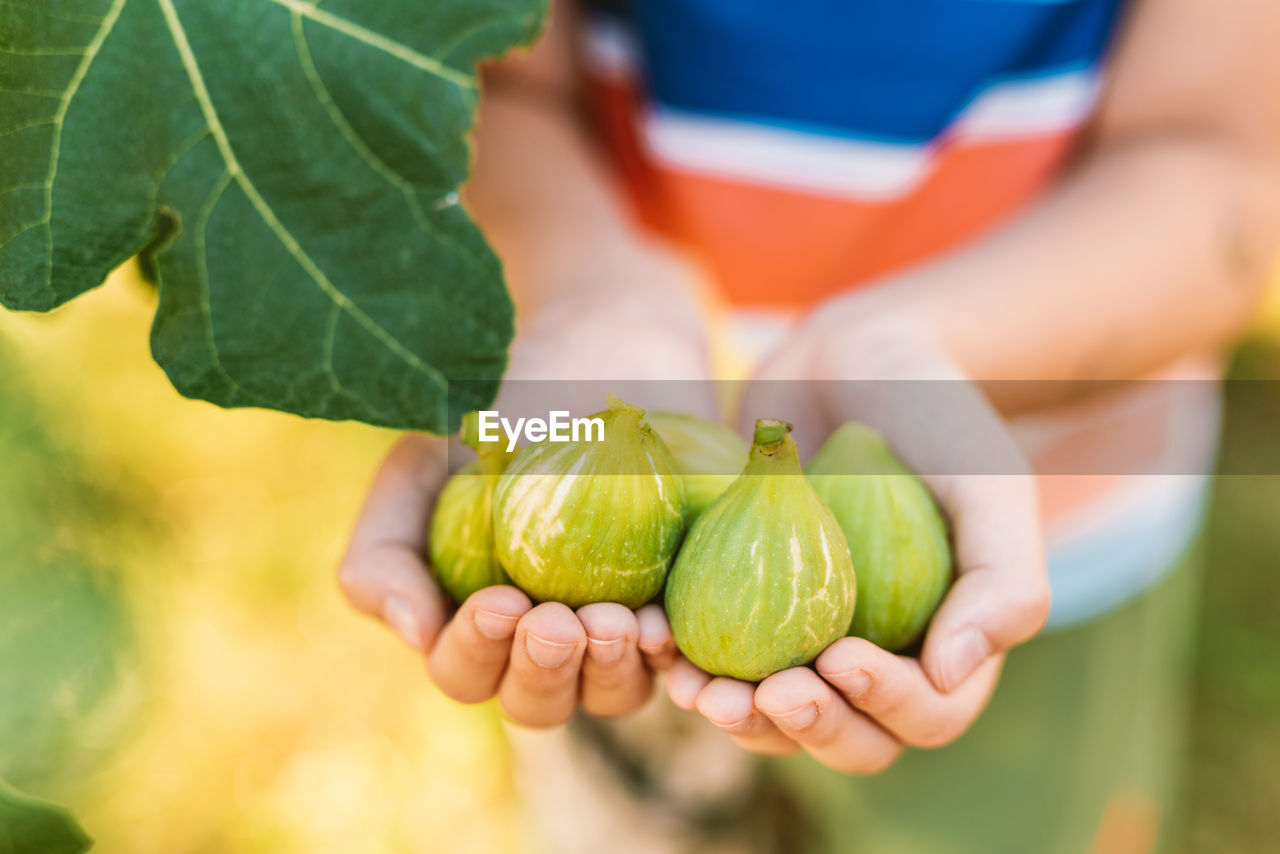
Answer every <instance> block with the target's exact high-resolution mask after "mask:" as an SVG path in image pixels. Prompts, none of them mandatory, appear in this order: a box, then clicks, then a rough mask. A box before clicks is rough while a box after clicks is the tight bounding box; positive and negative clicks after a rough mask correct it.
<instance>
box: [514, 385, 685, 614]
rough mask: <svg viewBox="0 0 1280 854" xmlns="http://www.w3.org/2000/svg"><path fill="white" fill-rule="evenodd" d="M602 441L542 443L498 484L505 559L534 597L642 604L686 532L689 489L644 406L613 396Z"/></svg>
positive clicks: (521, 457)
mask: <svg viewBox="0 0 1280 854" xmlns="http://www.w3.org/2000/svg"><path fill="white" fill-rule="evenodd" d="M608 405H609V408H608V409H606V410H604V411H603V412H599V413H596V414H595V415H593V416H591V417H592V418H599V419H601V420H602V421H603V422H604V437H603V439H602V440H599V441H578V442H556V443H552V442H549V441H544V442H540V443H538V444H536V445H531V446H529V447H528V448H526V449H525V450H523V451H521V452H520V453H519V454H518V455H517V457H516V459H515V461H514V462H512V464H511V465H510V466H509V467H508V468H507V471H506V473H505V474H504V475H503V476H502V478H501V479H500V480H499V481H498V488H497V492H496V493H495V495H494V533H495V542H496V544H497V551H498V559H499V560H500V561H501V562H502V565H503V566H504V567H505V568H506V570H507V572H508V573H509V574H510V575H511V578H512V580H513V581H515V583H516V584H518V585H519V586H520V587H521V589H523V590H524V591H525V592H526V593H528V594H529V595H530V596H532V597H533V598H535V599H539V600H542V601H556V602H563V603H564V604H566V605H569V606H570V607H573V608H576V607H578V606H580V605H586V604H588V603H591V602H620V603H622V604H623V605H626V606H627V607H629V608H638V607H639V606H641V605H643V604H644V603H645V602H648V601H649V600H650V599H652V598H653V597H654V596H656V595H657V593H658V591H659V590H661V589H662V584H663V582H664V581H665V580H666V577H667V571H668V570H669V569H670V567H671V561H672V559H673V558H674V557H675V554H676V549H677V548H679V546H680V540H681V538H682V537H683V535H684V525H685V512H686V507H685V495H684V485H683V484H682V483H681V481H680V477H679V475H677V474H676V470H675V462H674V461H673V460H672V459H671V453H670V452H669V451H668V450H667V448H666V446H665V445H664V444H663V442H662V439H660V438H658V435H657V434H656V433H655V432H654V431H653V430H652V429H651V428H650V427H649V425H648V424H646V423H645V421H644V415H645V413H644V410H643V409H641V408H640V407H638V406H629V405H627V404H626V403H623V402H622V400H621V399H619V398H618V397H617V396H616V395H612V394H611V395H609V399H608Z"/></svg>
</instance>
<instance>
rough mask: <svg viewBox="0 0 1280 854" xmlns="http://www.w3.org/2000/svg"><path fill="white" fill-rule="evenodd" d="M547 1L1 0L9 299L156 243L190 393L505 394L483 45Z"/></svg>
mask: <svg viewBox="0 0 1280 854" xmlns="http://www.w3.org/2000/svg"><path fill="white" fill-rule="evenodd" d="M544 15H545V0H431V2H427V3H424V2H421V0H380V2H377V3H370V2H367V0H326V2H323V3H321V2H318V0H218V2H208V0H39V2H36V0H0V302H3V303H4V304H5V305H7V306H9V307H10V308H14V309H21V310H33V311H44V310H48V309H51V308H54V307H56V306H58V305H61V304H62V303H64V302H66V301H67V300H70V299H72V298H74V297H76V296H78V295H79V294H81V293H83V292H85V291H86V290H89V289H91V288H94V287H96V286H98V285H99V284H100V283H101V282H102V281H103V280H104V279H105V277H106V276H107V274H108V273H109V272H110V271H111V270H112V269H113V268H115V267H116V266H118V265H119V264H121V263H122V262H124V261H125V260H127V259H128V258H130V257H132V256H134V255H135V254H138V253H140V252H141V253H142V262H143V268H144V270H145V271H147V272H148V274H149V275H151V276H152V277H153V278H154V279H155V280H156V281H157V283H158V284H159V289H160V296H159V308H158V311H157V314H156V319H155V325H154V327H153V329H152V351H153V353H154V355H155V357H156V360H157V361H158V362H159V363H160V364H161V366H162V367H163V368H164V369H165V371H166V373H167V374H168V375H169V377H170V379H171V380H172V381H173V383H174V385H175V386H176V387H177V388H178V390H179V391H181V392H182V393H183V394H186V395H188V396H192V397H199V398H203V399H206V400H209V401H212V402H214V403H217V404H219V405H222V406H263V407H269V408H274V409H282V410H285V411H288V412H295V413H298V414H301V415H307V416H314V417H321V418H331V419H358V420H361V421H366V422H369V423H373V424H380V425H386V426H393V427H402V428H417V429H424V430H430V431H433V432H446V431H452V430H453V429H456V427H457V419H458V414H459V413H460V412H462V411H464V410H468V409H476V408H481V407H483V406H485V405H487V404H488V403H489V402H490V401H491V400H492V397H493V395H494V394H495V393H496V390H497V384H498V382H499V380H500V378H501V375H502V373H503V371H504V369H505V366H506V350H507V346H508V345H509V343H510V340H511V337H512V334H513V321H512V307H511V303H510V299H509V297H508V294H507V292H506V289H505V286H504V284H503V279H502V270H501V265H500V264H499V262H498V260H497V258H496V257H495V256H494V255H493V253H492V252H491V251H490V249H489V247H488V246H487V244H486V243H485V241H484V239H483V237H482V235H481V234H480V232H479V231H478V230H477V228H476V227H475V225H474V224H473V223H472V221H471V219H470V218H469V217H468V215H467V213H466V212H465V211H464V210H463V209H462V208H461V207H460V206H459V205H458V197H457V192H456V191H457V188H458V186H459V184H460V183H461V182H462V181H463V179H464V178H465V177H466V173H467V169H468V165H469V164H468V161H469V150H468V144H467V141H466V133H467V131H468V129H469V128H470V126H471V122H472V120H473V116H474V111H475V107H476V103H477V97H478V89H477V81H476V77H475V64H476V63H477V61H479V60H481V59H483V58H484V57H488V56H493V55H496V54H500V53H501V52H502V51H504V50H506V49H507V48H508V47H510V46H511V45H512V44H515V43H520V42H525V43H527V42H529V41H531V40H532V39H533V38H534V37H535V35H536V34H537V32H538V31H539V28H540V26H541V23H542V20H543V17H544ZM451 397H452V401H451ZM451 403H452V405H451Z"/></svg>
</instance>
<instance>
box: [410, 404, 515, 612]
mask: <svg viewBox="0 0 1280 854" xmlns="http://www.w3.org/2000/svg"><path fill="white" fill-rule="evenodd" d="M461 438H462V441H463V443H464V444H465V445H467V447H469V448H471V449H472V450H473V451H475V452H476V456H477V459H476V461H475V462H472V463H468V464H467V465H465V466H463V467H462V468H461V469H460V470H459V471H458V473H457V474H455V475H454V476H453V477H451V478H449V482H448V483H446V484H445V485H444V489H443V490H442V491H441V492H440V498H439V499H438V500H437V501H436V506H435V511H434V513H433V514H432V517H431V546H430V556H431V566H432V569H433V570H435V574H436V579H437V580H438V581H439V582H440V586H441V587H443V588H444V589H445V591H446V592H448V594H449V595H450V596H452V597H453V599H454V601H455V602H458V603H459V604H461V603H462V602H465V601H466V599H467V597H468V596H470V595H471V594H472V593H475V592H476V591H477V590H479V589H480V588H482V587H490V586H492V585H494V584H506V583H508V581H509V579H508V578H507V574H506V573H505V572H503V571H502V565H501V564H500V563H498V556H497V554H496V553H495V552H494V548H493V493H494V490H495V489H496V488H497V486H498V476H499V475H500V474H502V472H503V471H504V470H505V469H506V467H507V464H508V462H510V460H511V458H512V457H514V456H515V454H514V453H509V452H508V451H507V450H506V447H505V443H504V442H485V443H481V442H480V437H479V430H478V421H477V414H476V413H475V412H471V413H468V414H467V415H465V416H463V418H462V433H461Z"/></svg>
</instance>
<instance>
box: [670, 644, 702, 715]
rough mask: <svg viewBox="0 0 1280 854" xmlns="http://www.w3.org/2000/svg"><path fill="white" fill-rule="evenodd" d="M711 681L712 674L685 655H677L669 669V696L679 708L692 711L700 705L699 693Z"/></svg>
mask: <svg viewBox="0 0 1280 854" xmlns="http://www.w3.org/2000/svg"><path fill="white" fill-rule="evenodd" d="M709 682H711V676H710V674H708V673H705V672H703V671H702V670H700V669H699V668H698V667H697V666H696V665H694V664H693V663H692V662H690V661H689V659H687V658H685V657H684V656H683V655H681V656H677V657H676V660H675V661H674V662H672V664H671V667H670V669H669V670H668V671H667V696H669V697H670V698H671V702H672V703H675V705H676V707H677V708H680V709H684V710H685V711H686V712H691V711H693V710H694V709H696V708H697V707H698V695H699V694H701V693H702V689H703V688H705V687H707V684H708V683H709Z"/></svg>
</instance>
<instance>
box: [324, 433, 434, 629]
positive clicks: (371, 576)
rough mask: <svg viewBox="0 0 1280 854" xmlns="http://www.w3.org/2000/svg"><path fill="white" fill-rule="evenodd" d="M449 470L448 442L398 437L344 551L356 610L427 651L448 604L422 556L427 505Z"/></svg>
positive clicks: (345, 584)
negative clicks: (382, 622) (345, 551)
mask: <svg viewBox="0 0 1280 854" xmlns="http://www.w3.org/2000/svg"><path fill="white" fill-rule="evenodd" d="M446 477H447V460H446V454H445V443H444V442H443V441H442V440H439V439H435V438H432V437H429V436H423V435H419V434H411V435H408V436H406V437H404V438H403V439H401V440H400V441H399V442H398V443H397V444H396V446H395V447H394V448H393V449H392V451H391V453H390V454H389V455H388V456H387V459H386V460H385V461H384V462H383V464H382V467H381V468H380V469H379V470H378V473H377V475H376V476H375V477H374V480H373V485H372V487H371V488H370V490H369V495H368V497H367V498H366V499H365V503H364V507H363V509H362V510H361V511H360V517H359V519H358V520H357V521H356V526H355V530H354V532H353V533H352V535H351V542H350V544H349V545H348V547H347V553H346V556H345V557H344V558H343V560H342V563H341V565H340V566H339V568H338V582H339V584H340V585H341V587H342V591H343V593H344V594H345V595H346V597H347V599H348V600H349V601H350V602H351V604H352V605H353V606H354V607H355V608H356V609H357V610H359V611H361V612H363V613H365V614H368V615H369V616H371V617H374V618H376V619H380V620H383V621H385V622H386V623H387V624H388V625H389V626H391V628H392V629H394V630H395V632H396V633H397V634H398V635H400V637H401V638H403V639H404V641H405V642H406V643H408V644H409V645H410V646H412V647H413V648H414V649H417V650H419V651H420V652H426V651H428V650H429V649H430V648H431V646H432V645H433V644H434V643H435V639H436V637H437V635H438V634H439V633H440V629H441V627H442V626H443V625H444V622H445V620H446V618H447V611H448V608H447V604H446V601H445V598H444V596H443V595H442V594H441V592H440V589H439V588H438V587H437V586H436V584H435V582H434V581H433V580H432V577H431V572H430V570H429V569H428V567H427V564H426V561H425V560H424V558H423V556H422V555H423V552H424V548H425V545H426V536H427V530H428V526H429V524H430V514H431V508H432V506H433V505H434V504H435V500H436V497H437V496H438V495H439V492H440V489H441V487H442V486H443V484H444V481H445V478H446Z"/></svg>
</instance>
